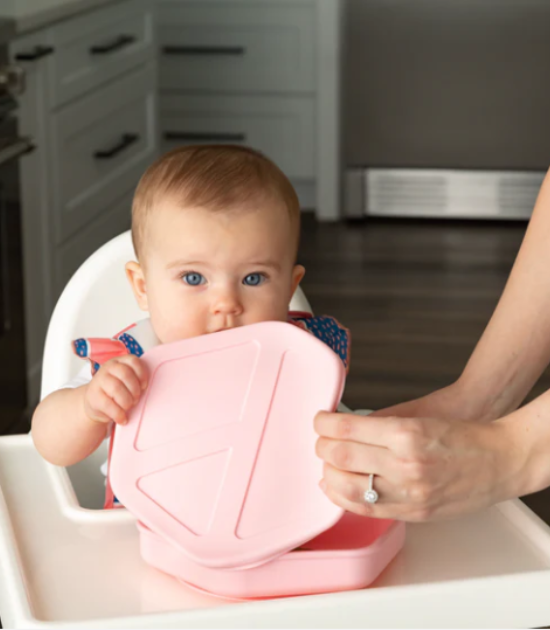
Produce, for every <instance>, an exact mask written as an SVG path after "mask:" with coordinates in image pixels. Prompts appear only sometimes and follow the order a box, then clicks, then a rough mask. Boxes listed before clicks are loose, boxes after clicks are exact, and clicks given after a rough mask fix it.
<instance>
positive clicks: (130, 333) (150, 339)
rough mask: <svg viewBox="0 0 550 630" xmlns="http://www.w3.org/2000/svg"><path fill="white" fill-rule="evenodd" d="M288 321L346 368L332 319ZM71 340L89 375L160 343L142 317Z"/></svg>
mask: <svg viewBox="0 0 550 630" xmlns="http://www.w3.org/2000/svg"><path fill="white" fill-rule="evenodd" d="M288 323H289V324H293V325H294V326H298V327H299V328H302V329H303V330H306V331H307V332H309V333H311V334H312V335H314V336H315V337H317V339H319V340H320V341H322V342H324V343H326V344H327V346H328V347H329V348H331V349H332V350H333V351H334V352H335V353H336V354H337V355H338V356H339V357H340V359H342V363H343V364H344V367H345V368H346V370H349V356H350V333H349V330H348V329H347V328H344V327H343V326H342V325H341V324H340V323H339V322H338V321H337V320H336V319H334V318H333V317H328V316H326V315H321V316H319V317H314V316H313V315H311V314H310V313H298V312H290V313H289V315H288ZM72 343H73V350H74V352H75V354H76V355H77V356H79V357H80V358H82V359H88V360H89V361H90V362H91V364H92V374H95V373H96V372H97V370H98V369H99V367H100V366H101V365H103V363H105V362H107V361H109V359H113V358H115V357H121V356H124V355H127V354H135V355H136V356H138V357H140V356H141V355H142V354H143V353H144V352H146V351H147V350H149V349H150V348H152V347H154V346H156V345H159V343H160V342H159V340H158V338H157V337H156V335H155V334H154V332H153V330H152V327H151V320H150V319H149V318H146V319H142V320H141V321H139V322H137V323H136V324H132V325H131V326H128V327H127V328H125V329H124V330H123V331H121V332H120V333H118V334H117V335H115V336H114V337H112V338H111V339H109V338H100V337H89V338H84V337H83V338H80V339H76V340H75V341H73V342H72Z"/></svg>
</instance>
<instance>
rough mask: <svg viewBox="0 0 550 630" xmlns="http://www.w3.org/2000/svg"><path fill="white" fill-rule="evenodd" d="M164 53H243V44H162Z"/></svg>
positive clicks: (244, 50)
mask: <svg viewBox="0 0 550 630" xmlns="http://www.w3.org/2000/svg"><path fill="white" fill-rule="evenodd" d="M162 52H163V53H164V54H165V55H244V54H245V53H246V48H245V47H244V46H164V47H163V49H162Z"/></svg>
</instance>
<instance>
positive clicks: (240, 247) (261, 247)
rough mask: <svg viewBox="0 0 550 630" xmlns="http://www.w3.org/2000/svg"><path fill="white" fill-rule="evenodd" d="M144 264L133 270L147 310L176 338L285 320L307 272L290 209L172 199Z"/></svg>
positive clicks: (150, 223) (152, 223)
mask: <svg viewBox="0 0 550 630" xmlns="http://www.w3.org/2000/svg"><path fill="white" fill-rule="evenodd" d="M145 241H146V242H145V243H144V244H143V252H142V256H141V258H142V263H143V264H142V265H138V264H137V263H128V265H127V274H128V277H129V279H130V282H131V284H132V288H133V290H134V294H135V296H136V299H137V301H138V304H139V306H140V308H142V309H143V310H147V311H149V314H150V317H151V324H152V326H153V329H154V331H155V333H156V335H157V337H158V338H159V339H160V341H161V342H162V343H169V342H171V341H177V340H180V339H187V338H189V337H196V336H198V335H203V334H206V333H213V332H217V331H221V330H225V329H228V328H235V327H237V326H244V325H247V324H254V323H257V322H264V321H285V320H286V318H287V311H288V304H289V302H290V298H291V297H292V294H293V293H294V290H295V289H296V287H297V286H298V284H299V282H300V280H301V279H302V277H303V274H304V269H303V267H301V266H298V265H294V252H295V227H294V226H293V225H292V223H291V220H290V217H289V215H288V212H287V211H286V209H283V208H278V207H267V208H266V207H262V209H261V210H258V211H255V210H251V211H248V210H243V211H235V212H227V213H224V212H212V211H208V210H204V209H202V208H185V209H183V210H182V209H181V208H177V207H175V206H174V205H172V204H170V203H168V202H166V203H165V205H164V206H163V207H162V208H160V209H157V210H155V213H154V215H153V216H151V217H149V218H148V219H147V232H146V236H145Z"/></svg>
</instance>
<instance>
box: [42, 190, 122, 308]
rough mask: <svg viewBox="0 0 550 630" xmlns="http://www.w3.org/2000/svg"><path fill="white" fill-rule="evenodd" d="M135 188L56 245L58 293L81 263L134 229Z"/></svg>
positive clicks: (55, 265)
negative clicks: (110, 241) (133, 205)
mask: <svg viewBox="0 0 550 630" xmlns="http://www.w3.org/2000/svg"><path fill="white" fill-rule="evenodd" d="M133 192H134V191H133V189H131V190H128V191H126V192H125V193H124V194H122V195H120V194H119V197H117V199H116V200H115V201H114V202H113V203H111V204H110V205H109V206H107V207H105V208H103V213H102V214H101V215H100V216H99V217H97V218H96V219H95V220H94V221H92V223H91V224H90V225H88V226H87V227H86V228H85V229H83V230H82V231H80V232H79V233H78V234H75V235H74V236H73V237H72V238H70V239H69V240H68V241H66V242H65V243H64V244H63V245H61V246H60V247H57V248H56V249H55V255H54V273H55V294H56V295H55V297H56V298H57V297H58V296H59V295H61V292H62V291H63V289H64V288H65V285H66V284H67V282H68V281H69V280H70V279H71V276H72V275H73V274H74V272H75V271H76V270H77V269H78V268H79V267H80V265H81V264H82V263H83V262H84V261H85V260H86V259H87V258H88V257H89V256H91V255H92V254H93V253H94V252H95V251H96V250H97V249H99V248H100V247H101V246H102V245H104V244H105V243H106V242H107V241H109V240H110V239H112V238H114V237H115V236H117V235H118V234H120V233H121V232H124V231H126V230H129V229H130V224H131V208H132V197H133Z"/></svg>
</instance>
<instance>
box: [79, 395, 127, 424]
mask: <svg viewBox="0 0 550 630" xmlns="http://www.w3.org/2000/svg"><path fill="white" fill-rule="evenodd" d="M88 416H89V417H90V419H92V420H94V421H95V422H104V423H108V422H115V423H116V424H126V423H127V422H128V418H127V416H126V411H125V410H124V409H123V408H122V407H121V406H120V405H118V404H117V403H116V401H115V400H113V398H112V397H111V396H109V395H108V394H107V393H106V392H105V391H103V390H100V391H99V392H98V393H97V394H96V395H95V404H91V405H90V406H89V408H88Z"/></svg>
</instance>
